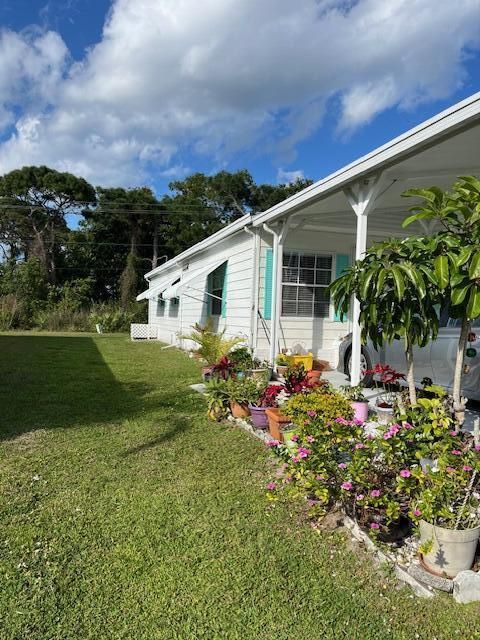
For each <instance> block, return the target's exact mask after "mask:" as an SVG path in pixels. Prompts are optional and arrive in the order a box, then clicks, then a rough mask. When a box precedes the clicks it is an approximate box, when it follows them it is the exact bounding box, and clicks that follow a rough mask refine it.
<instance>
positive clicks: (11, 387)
mask: <svg viewBox="0 0 480 640" xmlns="http://www.w3.org/2000/svg"><path fill="white" fill-rule="evenodd" d="M0 353H1V355H2V358H1V368H0V371H1V373H0V379H1V384H0V407H1V414H0V415H1V417H0V421H1V422H0V438H1V442H0V638H1V639H2V640H3V639H9V640H10V639H18V640H27V639H28V640H53V639H58V640H67V639H72V640H74V639H75V640H85V639H92V640H103V639H106V638H112V639H117V638H125V639H128V640H155V639H157V638H161V639H162V640H163V639H165V640H166V639H168V640H170V639H172V640H173V639H178V640H190V639H192V640H193V639H201V640H209V639H219V640H230V639H232V640H233V639H239V640H250V639H252V640H257V639H258V640H262V639H268V640H293V639H294V640H307V639H308V640H323V639H333V638H335V639H339V638H346V639H349V640H350V639H356V638H358V639H359V640H368V639H371V638H377V639H379V640H385V639H389V638H395V639H397V638H405V639H410V638H411V639H414V638H421V639H428V640H432V639H433V638H437V639H438V640H440V639H441V638H442V639H443V638H445V639H447V638H448V639H449V640H450V639H451V638H456V637H458V638H462V639H466V638H478V637H480V633H479V632H478V631H477V630H478V629H480V624H479V613H480V607H478V606H475V605H473V606H467V607H461V606H459V605H455V603H453V602H452V600H451V599H449V598H447V597H440V598H438V599H436V600H435V601H424V600H419V599H417V598H415V597H413V596H412V595H411V593H410V592H409V591H408V590H407V589H398V588H397V586H396V583H395V581H393V580H391V579H390V578H389V577H387V576H385V575H382V574H381V573H379V571H378V570H374V568H373V565H372V563H371V560H370V558H369V556H368V555H366V554H363V553H360V552H359V551H354V550H353V549H352V548H351V547H350V546H349V545H348V544H346V543H345V542H344V540H343V538H342V536H341V535H338V534H337V535H334V536H332V535H327V534H319V533H317V532H316V531H314V530H313V529H312V528H311V527H309V526H308V525H307V524H305V523H302V521H301V520H300V519H299V518H298V516H296V515H294V514H293V509H292V513H289V510H287V509H286V508H285V507H284V506H277V507H276V508H274V509H273V510H271V509H269V507H268V505H267V502H266V499H265V484H266V482H267V481H268V479H269V478H270V476H271V473H272V461H271V459H270V458H269V456H268V453H267V452H266V451H265V449H264V448H263V446H262V445H261V444H260V443H259V442H257V441H256V440H254V439H252V438H251V437H250V436H249V435H248V434H246V433H244V432H243V431H241V430H240V429H238V428H235V427H231V426H226V425H219V424H214V423H212V422H209V421H208V420H206V418H205V410H204V402H203V399H202V398H201V397H200V396H198V395H197V394H195V393H193V392H190V390H189V388H188V384H190V383H192V382H196V381H198V377H199V370H198V365H196V364H195V363H194V362H193V361H191V360H189V359H188V358H187V357H186V356H185V355H184V354H182V353H179V352H176V351H173V350H165V351H162V350H161V348H160V345H158V344H155V343H150V344H132V343H130V341H129V340H128V338H127V337H125V336H115V337H112V336H91V335H67V334H65V335H61V334H60V335H52V334H50V335H41V334H17V335H13V334H10V335H5V334H4V335H1V336H0ZM417 634H418V635H417Z"/></svg>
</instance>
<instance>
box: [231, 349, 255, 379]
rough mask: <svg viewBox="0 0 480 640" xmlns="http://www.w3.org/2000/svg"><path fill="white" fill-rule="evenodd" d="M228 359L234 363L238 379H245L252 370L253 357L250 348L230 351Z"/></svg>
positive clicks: (233, 366)
mask: <svg viewBox="0 0 480 640" xmlns="http://www.w3.org/2000/svg"><path fill="white" fill-rule="evenodd" d="M228 357H229V359H230V362H231V363H232V368H233V371H234V372H235V375H236V376H237V378H239V379H242V378H244V377H245V376H246V374H247V372H249V371H250V370H251V368H252V363H253V357H252V352H251V350H250V349H249V348H248V347H237V348H236V349H233V351H230V353H229V354H228Z"/></svg>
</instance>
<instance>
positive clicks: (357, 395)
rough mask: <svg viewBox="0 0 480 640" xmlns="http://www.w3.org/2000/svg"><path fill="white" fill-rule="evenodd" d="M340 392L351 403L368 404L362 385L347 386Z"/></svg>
mask: <svg viewBox="0 0 480 640" xmlns="http://www.w3.org/2000/svg"><path fill="white" fill-rule="evenodd" d="M340 390H341V392H342V395H343V396H345V398H346V399H347V400H349V401H350V402H368V400H367V398H366V396H365V394H364V393H363V387H362V385H361V384H357V385H356V386H354V387H351V386H349V385H347V384H346V385H343V386H341V387H340Z"/></svg>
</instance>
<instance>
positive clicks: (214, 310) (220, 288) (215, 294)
mask: <svg viewBox="0 0 480 640" xmlns="http://www.w3.org/2000/svg"><path fill="white" fill-rule="evenodd" d="M226 273H227V265H226V264H222V265H220V266H219V267H218V268H217V269H215V271H212V273H211V274H210V275H209V276H208V293H209V294H210V295H209V296H208V299H209V305H210V315H212V316H221V315H222V308H223V303H224V300H223V295H224V288H225V276H226Z"/></svg>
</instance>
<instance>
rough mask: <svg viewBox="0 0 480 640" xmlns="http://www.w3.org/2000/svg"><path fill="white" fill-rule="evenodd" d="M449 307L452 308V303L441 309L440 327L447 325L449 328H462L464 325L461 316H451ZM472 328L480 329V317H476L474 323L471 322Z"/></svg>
mask: <svg viewBox="0 0 480 640" xmlns="http://www.w3.org/2000/svg"><path fill="white" fill-rule="evenodd" d="M449 308H450V304H449V303H447V304H446V305H445V306H444V307H443V308H442V309H441V310H440V327H446V328H447V329H457V328H458V329H460V327H461V326H462V319H461V318H450V315H449ZM471 327H472V329H479V328H480V318H476V319H475V320H474V321H473V322H472V324H471Z"/></svg>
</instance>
